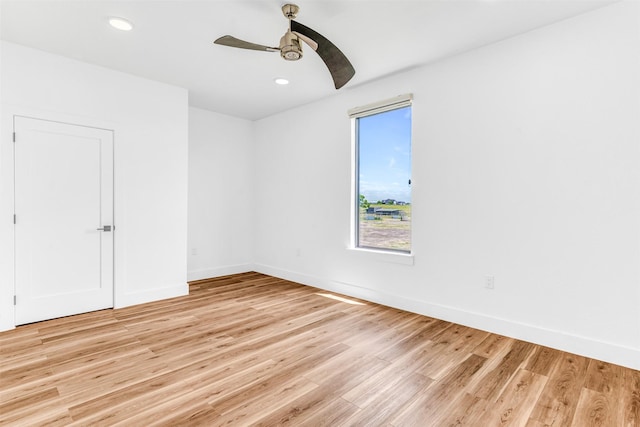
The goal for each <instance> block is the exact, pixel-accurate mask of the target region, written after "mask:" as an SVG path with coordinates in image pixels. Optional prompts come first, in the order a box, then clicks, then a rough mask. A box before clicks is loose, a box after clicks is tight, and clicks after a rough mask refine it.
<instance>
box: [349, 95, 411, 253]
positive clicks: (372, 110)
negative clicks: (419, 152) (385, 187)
mask: <svg viewBox="0 0 640 427" xmlns="http://www.w3.org/2000/svg"><path fill="white" fill-rule="evenodd" d="M404 107H411V111H412V114H413V94H411V93H407V94H403V95H398V96H396V97H393V98H389V99H385V100H382V101H378V102H374V103H371V104H366V105H363V106H359V107H354V108H352V109H350V110H348V114H349V118H350V120H351V156H352V162H351V165H352V183H351V200H352V209H351V244H350V248H351V249H354V250H358V251H362V252H366V253H374V254H376V253H377V254H380V253H382V254H385V255H390V256H399V257H401V258H399V259H403V258H405V259H410V262H406V261H405V260H403V261H401V263H403V264H413V238H411V244H410V247H409V250H402V249H393V248H377V247H369V246H360V147H359V138H360V135H359V124H358V119H360V118H362V117H368V116H372V115H375V114H380V113H385V112H388V111H393V110H397V109H400V108H404ZM411 126H412V127H413V116H412V120H411ZM412 134H413V129H412ZM411 157H412V163H413V136H412V138H411ZM410 182H411V179H410ZM412 216H413V201H412ZM412 220H413V219H412ZM410 234H411V236H412V237H413V225H411V229H410Z"/></svg>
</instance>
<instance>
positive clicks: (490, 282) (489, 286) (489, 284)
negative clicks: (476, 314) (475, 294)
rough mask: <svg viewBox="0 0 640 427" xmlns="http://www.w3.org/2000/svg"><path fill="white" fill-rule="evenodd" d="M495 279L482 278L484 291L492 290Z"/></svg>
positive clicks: (491, 277)
mask: <svg viewBox="0 0 640 427" xmlns="http://www.w3.org/2000/svg"><path fill="white" fill-rule="evenodd" d="M495 282H496V278H495V277H493V276H486V277H485V278H484V287H485V289H494V288H495V285H496V283H495Z"/></svg>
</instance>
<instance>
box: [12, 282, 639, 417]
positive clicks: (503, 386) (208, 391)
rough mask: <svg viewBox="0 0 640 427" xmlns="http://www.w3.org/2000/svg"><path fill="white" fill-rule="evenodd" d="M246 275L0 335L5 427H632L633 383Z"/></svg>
mask: <svg viewBox="0 0 640 427" xmlns="http://www.w3.org/2000/svg"><path fill="white" fill-rule="evenodd" d="M351 301H353V302H359V303H362V305H355V304H351V303H349V300H347V302H344V301H340V300H336V299H333V298H330V297H329V296H328V293H327V292H324V291H321V290H319V289H315V288H311V287H306V286H303V285H300V284H296V283H292V282H288V281H285V280H281V279H277V278H273V277H269V276H265V275H262V274H258V273H246V274H240V275H234V276H228V277H223V278H218V279H212V280H206V281H199V282H193V283H191V284H190V295H189V296H186V297H181V298H174V299H170V300H165V301H160V302H154V303H149V304H144V305H139V306H135V307H129V308H125V309H118V310H103V311H98V312H94V313H87V314H82V315H78V316H71V317H66V318H61V319H56V320H50V321H46V322H41V323H35V324H31V325H25V326H20V327H18V328H17V329H15V330H13V331H8V332H3V333H1V334H0V346H1V348H0V380H1V387H0V425H16V426H31V425H47V426H55V425H87V426H88V425H91V426H93V425H96V426H100V425H123V426H150V425H167V426H178V425H206V426H221V425H232V426H245V425H262V426H275V425H296V426H297V425H304V426H323V425H327V426H458V425H468V426H474V427H475V426H480V427H484V426H502V425H511V426H527V427H534V426H535V427H538V426H580V427H582V426H591V425H601V426H611V427H617V426H625V427H629V426H640V371H635V370H631V369H626V368H622V367H620V366H616V365H611V364H608V363H604V362H600V361H597V360H592V359H588V358H585V357H580V356H576V355H573V354H567V353H564V352H561V351H558V350H553V349H550V348H545V347H541V346H538V345H534V344H530V343H526V342H523V341H518V340H513V339H510V338H506V337H503V336H499V335H495V334H490V333H487V332H483V331H479V330H476V329H472V328H468V327H464V326H460V325H456V324H452V323H448V322H444V321H440V320H436V319H432V318H429V317H424V316H420V315H417V314H412V313H408V312H405V311H401V310H397V309H392V308H388V307H384V306H380V305H376V304H372V303H367V302H364V301H354V300H351Z"/></svg>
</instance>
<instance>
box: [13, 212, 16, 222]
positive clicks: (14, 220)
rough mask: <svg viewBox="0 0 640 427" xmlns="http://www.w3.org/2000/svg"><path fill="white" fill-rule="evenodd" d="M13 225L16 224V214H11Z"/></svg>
mask: <svg viewBox="0 0 640 427" xmlns="http://www.w3.org/2000/svg"><path fill="white" fill-rule="evenodd" d="M13 223H14V224H15V223H16V214H13Z"/></svg>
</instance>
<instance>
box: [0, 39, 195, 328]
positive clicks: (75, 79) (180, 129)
mask: <svg viewBox="0 0 640 427" xmlns="http://www.w3.org/2000/svg"><path fill="white" fill-rule="evenodd" d="M1 46H2V53H1V55H2V69H1V71H2V76H1V81H0V82H1V86H2V113H3V116H2V124H3V126H2V134H1V135H0V178H1V181H0V201H1V203H0V205H1V207H0V218H1V220H0V260H1V261H0V262H1V264H0V305H1V306H0V330H3V329H8V328H11V327H13V305H12V296H13V267H12V266H13V224H12V220H11V218H12V214H13V193H12V191H13V187H12V182H13V163H12V160H11V159H12V152H13V151H12V150H13V147H12V143H11V131H12V125H11V120H12V116H13V115H14V114H26V115H30V116H35V117H41V118H49V119H53V120H60V121H66V122H71V123H77V124H82V125H89V126H99V127H105V128H109V129H114V130H115V140H114V143H115V148H114V151H115V200H114V202H115V225H116V232H115V236H114V237H115V304H116V306H117V307H123V306H127V305H132V304H137V303H141V302H146V301H151V300H157V299H161V298H166V297H172V296H178V295H184V294H186V293H187V292H188V287H187V284H186V280H187V257H186V246H187V226H186V224H187V167H188V96H187V91H186V90H184V89H181V88H177V87H173V86H169V85H165V84H161V83H157V82H153V81H149V80H145V79H141V78H138V77H134V76H131V75H127V74H123V73H119V72H116V71H112V70H107V69H104V68H100V67H96V66H92V65H89V64H85V63H82V62H78V61H74V60H70V59H67V58H63V57H60V56H57V55H52V54H48V53H44V52H41V51H37V50H34V49H30V48H25V47H22V46H18V45H15V44H11V43H7V42H2V44H1Z"/></svg>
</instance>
